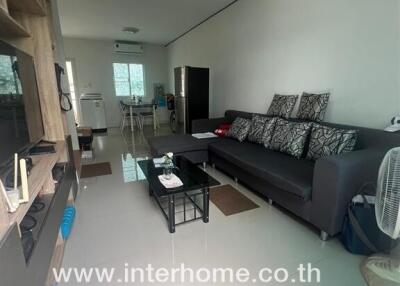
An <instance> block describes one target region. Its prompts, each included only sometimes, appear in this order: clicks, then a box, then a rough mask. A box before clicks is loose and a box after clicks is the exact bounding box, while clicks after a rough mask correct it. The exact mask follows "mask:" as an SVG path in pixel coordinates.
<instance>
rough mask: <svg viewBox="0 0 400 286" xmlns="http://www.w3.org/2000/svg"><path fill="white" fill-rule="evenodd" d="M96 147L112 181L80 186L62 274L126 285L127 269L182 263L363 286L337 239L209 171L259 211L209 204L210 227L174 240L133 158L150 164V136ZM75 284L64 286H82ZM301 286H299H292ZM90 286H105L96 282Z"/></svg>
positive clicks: (114, 136) (182, 230)
mask: <svg viewBox="0 0 400 286" xmlns="http://www.w3.org/2000/svg"><path fill="white" fill-rule="evenodd" d="M148 133H149V131H148ZM150 133H151V132H150ZM165 133H169V132H168V128H166V127H163V128H162V129H161V131H158V134H165ZM94 144H95V148H96V151H95V152H96V161H98V162H104V161H109V162H111V164H112V170H113V174H112V175H109V176H102V177H97V178H90V179H86V180H82V185H83V186H86V187H85V188H84V187H82V192H81V193H80V195H79V198H78V200H77V202H76V206H77V217H76V221H75V224H74V228H73V232H72V235H71V237H70V239H69V240H68V242H67V247H66V250H65V257H64V261H63V266H64V267H93V266H94V267H116V268H117V269H116V273H117V274H119V275H120V276H121V277H123V269H124V264H125V263H128V264H129V266H130V267H146V266H147V264H148V263H151V264H152V265H153V266H154V267H166V268H172V267H177V266H179V265H180V264H181V263H185V266H187V267H193V268H194V269H198V268H200V267H231V268H234V269H237V268H240V267H246V268H248V269H249V270H250V271H251V272H252V273H257V272H258V270H259V269H261V268H264V267H269V268H272V269H275V268H279V267H284V268H286V269H288V271H289V273H290V275H291V278H294V279H296V278H298V275H297V272H296V268H297V267H298V265H299V264H300V263H312V265H313V267H317V268H320V270H321V283H320V284H317V283H310V284H306V285H335V286H336V285H352V286H356V285H365V283H364V281H363V278H362V276H361V274H360V271H359V264H360V262H361V261H362V257H359V256H355V255H351V254H349V253H347V252H346V251H345V250H344V248H343V247H342V245H341V244H340V242H339V241H337V240H336V239H333V240H330V241H328V242H322V241H321V240H319V238H318V235H317V233H316V232H315V231H313V230H312V229H311V228H310V227H308V226H306V225H304V224H302V223H299V221H298V220H296V219H294V218H292V217H291V216H288V215H287V214H285V213H283V212H282V211H280V210H278V209H277V208H276V207H273V206H270V205H268V204H267V202H265V201H264V200H263V199H262V198H260V197H258V196H257V195H255V194H254V193H253V192H251V191H249V190H247V189H246V188H244V187H242V186H240V185H235V183H234V181H233V180H232V179H230V178H229V177H227V176H225V175H224V174H222V173H221V172H219V171H217V170H215V169H212V168H211V167H210V168H208V170H207V171H208V172H209V173H210V174H211V175H212V176H214V177H215V178H216V179H218V180H219V181H220V182H221V183H224V184H232V185H233V186H236V188H237V189H238V190H240V191H241V192H243V194H245V195H246V196H248V197H249V198H250V199H252V200H253V201H254V202H256V203H257V204H258V205H260V208H258V209H255V210H251V211H247V212H244V213H240V214H237V215H233V216H230V217H226V216H224V215H223V214H222V212H220V211H219V210H218V209H217V208H216V207H215V206H214V205H213V204H210V222H209V223H208V224H204V223H203V222H202V221H196V222H194V223H190V224H186V225H182V226H178V227H177V231H176V233H175V234H170V233H169V232H168V229H167V226H166V222H165V219H164V217H163V216H162V214H161V213H160V211H159V209H158V208H157V206H156V204H155V203H154V202H153V201H152V200H151V199H150V198H149V196H148V192H147V186H146V183H145V181H136V179H137V178H139V179H141V178H142V174H141V172H140V169H137V168H136V166H135V158H138V157H139V158H146V157H148V156H149V151H148V146H147V144H146V140H145V138H144V136H141V135H139V134H135V138H134V139H132V137H131V136H130V133H129V132H127V133H126V134H125V136H121V134H120V133H119V132H118V131H117V130H111V131H110V132H109V134H108V136H103V137H96V138H95V143H94ZM124 158H125V160H126V162H124V164H123V162H122V161H123V159H124ZM123 165H124V166H125V170H124V169H123ZM117 274H116V275H117ZM75 283H76V282H70V283H64V284H62V285H82V284H75ZM210 284H211V283H205V284H204V283H203V284H201V285H210ZM249 284H251V285H266V284H265V283H263V284H262V283H260V282H256V283H253V282H251V283H250V282H249ZM297 284H300V283H292V282H291V283H288V284H287V285H297ZM85 285H104V283H103V284H100V283H98V282H95V281H92V282H91V283H89V284H85ZM109 285H132V284H123V283H114V284H113V283H112V284H109ZM141 285H159V284H156V283H150V282H147V283H144V284H141ZM162 285H175V284H174V283H166V284H162ZM179 285H188V283H186V284H179ZM196 285H197V284H196ZM199 285H200V283H199ZM213 285H239V284H218V283H217V284H213ZM240 285H246V284H240ZM267 285H286V284H284V283H283V284H281V283H272V282H271V283H268V284H267Z"/></svg>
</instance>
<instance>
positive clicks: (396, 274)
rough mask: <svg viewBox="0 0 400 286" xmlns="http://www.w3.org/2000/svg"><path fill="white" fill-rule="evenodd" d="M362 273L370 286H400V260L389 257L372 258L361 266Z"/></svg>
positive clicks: (378, 256)
mask: <svg viewBox="0 0 400 286" xmlns="http://www.w3.org/2000/svg"><path fill="white" fill-rule="evenodd" d="M361 272H362V274H363V276H364V279H365V281H366V282H367V283H368V285H369V286H378V285H379V286H392V285H393V286H394V285H397V286H398V285H400V260H397V259H393V258H390V257H388V256H383V255H382V256H380V255H374V256H370V257H368V258H367V259H365V260H364V261H363V263H362V264H361Z"/></svg>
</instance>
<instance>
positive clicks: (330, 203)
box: [310, 149, 386, 235]
mask: <svg viewBox="0 0 400 286" xmlns="http://www.w3.org/2000/svg"><path fill="white" fill-rule="evenodd" d="M385 153H386V151H385V150H378V149H365V150H358V151H353V152H350V153H346V154H342V155H335V156H329V157H325V158H321V159H319V160H317V162H316V163H315V167H314V177H313V192H312V206H311V217H310V221H311V223H312V224H314V225H315V226H317V227H318V228H319V229H320V230H323V231H325V232H326V233H328V234H330V235H335V234H337V233H339V232H341V230H342V224H343V219H344V216H345V214H346V211H347V206H348V204H349V202H350V201H351V199H352V198H353V197H354V196H355V194H356V193H357V192H358V190H359V188H360V187H361V186H362V185H363V184H364V183H367V182H373V183H375V182H376V180H377V177H378V171H379V166H380V164H381V162H382V160H383V157H384V156H385Z"/></svg>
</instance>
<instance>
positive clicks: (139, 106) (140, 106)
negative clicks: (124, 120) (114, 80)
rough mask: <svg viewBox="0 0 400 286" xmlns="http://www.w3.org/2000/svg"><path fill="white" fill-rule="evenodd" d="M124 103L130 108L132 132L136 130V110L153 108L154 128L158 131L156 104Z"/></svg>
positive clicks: (132, 101)
mask: <svg viewBox="0 0 400 286" xmlns="http://www.w3.org/2000/svg"><path fill="white" fill-rule="evenodd" d="M123 103H124V104H125V105H126V106H128V107H129V117H130V120H131V131H132V132H133V131H134V130H135V129H134V127H133V112H134V110H135V109H143V108H152V109H153V128H154V130H156V129H157V127H158V126H157V122H158V121H157V114H156V106H157V105H156V103H155V102H147V103H146V102H138V101H134V100H123Z"/></svg>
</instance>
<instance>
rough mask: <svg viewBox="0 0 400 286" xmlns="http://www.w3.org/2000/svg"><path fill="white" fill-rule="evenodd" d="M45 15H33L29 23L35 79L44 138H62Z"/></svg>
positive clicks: (62, 128) (60, 117)
mask: <svg viewBox="0 0 400 286" xmlns="http://www.w3.org/2000/svg"><path fill="white" fill-rule="evenodd" d="M47 17H49V15H47ZM47 17H33V18H32V19H31V25H30V27H31V34H32V38H33V47H34V57H35V64H36V73H37V81H38V87H39V93H40V99H41V105H42V114H43V123H44V127H45V134H46V139H47V140H64V125H63V121H62V112H61V108H60V102H59V98H58V91H57V81H56V76H55V69H54V57H53V50H52V40H51V36H50V29H49V27H48V20H47Z"/></svg>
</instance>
